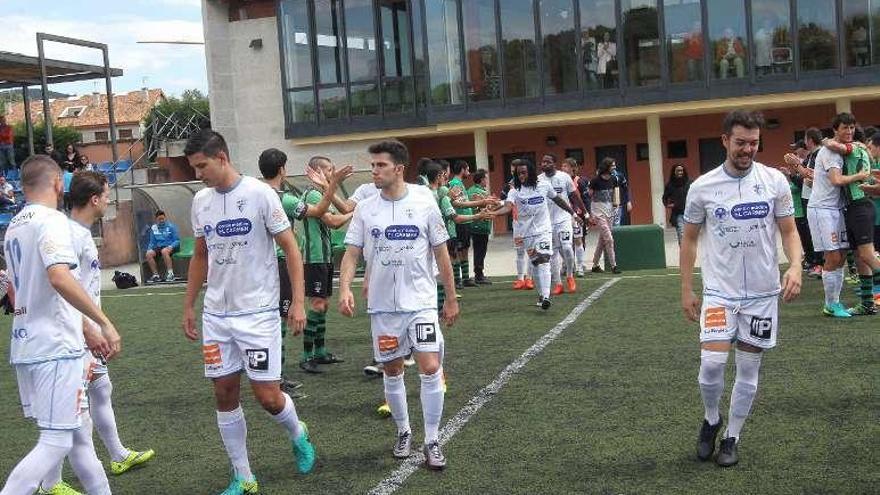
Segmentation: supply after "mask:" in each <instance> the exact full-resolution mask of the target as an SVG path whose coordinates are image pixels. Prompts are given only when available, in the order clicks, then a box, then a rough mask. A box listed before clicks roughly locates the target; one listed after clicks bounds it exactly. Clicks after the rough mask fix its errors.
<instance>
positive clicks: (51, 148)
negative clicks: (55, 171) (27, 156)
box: [43, 143, 64, 169]
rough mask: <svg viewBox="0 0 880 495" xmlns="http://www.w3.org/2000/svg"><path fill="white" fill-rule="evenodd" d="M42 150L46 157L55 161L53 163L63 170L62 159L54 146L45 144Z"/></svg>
mask: <svg viewBox="0 0 880 495" xmlns="http://www.w3.org/2000/svg"><path fill="white" fill-rule="evenodd" d="M43 149H44V150H45V153H46V154H47V155H49V156H50V157H51V158H52V159H53V160H55V163H57V164H58V166H59V167H61V168H62V169H63V168H64V165H62V163H63V162H64V157H63V156H62V155H61V153H59V152H58V151H56V150H55V146H54V145H52V143H48V144H46V146H45V148H43Z"/></svg>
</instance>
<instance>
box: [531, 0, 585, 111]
mask: <svg viewBox="0 0 880 495" xmlns="http://www.w3.org/2000/svg"><path fill="white" fill-rule="evenodd" d="M538 5H539V8H540V11H539V13H540V16H541V36H543V37H544V45H543V57H544V92H545V93H546V94H548V95H552V94H560V93H569V92H572V91H577V89H578V80H577V79H578V76H577V46H576V41H575V26H574V22H575V18H574V4H573V3H572V0H539V3H538Z"/></svg>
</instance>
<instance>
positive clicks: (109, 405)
mask: <svg viewBox="0 0 880 495" xmlns="http://www.w3.org/2000/svg"><path fill="white" fill-rule="evenodd" d="M68 197H69V201H70V205H71V211H70V230H71V237H72V240H73V251H74V253H76V256H77V259H78V265H79V266H78V267H77V269H76V272H77V278H78V280H79V283H80V285H82V287H83V289H85V291H86V293H87V294H88V295H89V296H90V297H91V298H92V301H93V302H94V303H95V305H97V306H98V307H101V263H100V261H99V260H98V247H97V246H96V245H95V241H94V240H93V239H92V231H91V226H92V224H94V223H95V222H96V221H97V220H99V219H100V218H102V217H103V216H104V212H105V211H106V210H107V203H108V201H109V200H110V188H109V186H108V185H107V177H106V176H104V175H103V174H100V173H98V172H87V171H82V172H78V173H76V174H74V176H73V180H71V182H70V192H69V194H68ZM83 325H84V326H85V325H92V326H93V325H95V323H94V322H93V321H92V320H89V319H88V318H84V319H83ZM87 366H88V367H89V368H90V374H91V382H90V383H89V385H88V405H89V414H90V415H91V417H92V421H93V423H94V426H95V429H97V430H98V436H99V437H101V441H102V442H103V443H104V447H106V448H107V451H108V452H109V454H110V460H111V462H110V472H112V473H113V474H122V473H125V472H126V471H128V470H130V469H131V468H133V467H135V466H137V465H140V464H143V463H145V462H147V461H149V460H150V459H152V458H153V456H154V455H155V452H153V450H152V449H149V450H146V451H143V452H137V451H133V450H130V449H127V448H125V447H124V446H123V445H122V442H121V441H120V440H119V431H118V430H117V428H116V415H115V413H114V411H113V402H112V399H111V395H112V393H113V384H112V382H111V381H110V375H109V374H108V370H107V363H106V362H104V361H102V360H100V359H98V358H94V357H93V358H92V359H91V361H90V362H89V363H88V364H87ZM61 467H62V464H61V463H59V464H58V466H57V469H56V470H55V471H53V472H52V473H50V475H49V477H48V478H46V479H44V480H43V482H42V486H43V487H46V488H44V489H43V490H42V491H41V492H40V493H44V494H49V495H54V494H58V495H73V494H74V493H75V492H74V491H73V489H72V488H70V487H69V486H68V485H67V484H66V483H64V482H63V481H62V480H61ZM47 488H48V489H47Z"/></svg>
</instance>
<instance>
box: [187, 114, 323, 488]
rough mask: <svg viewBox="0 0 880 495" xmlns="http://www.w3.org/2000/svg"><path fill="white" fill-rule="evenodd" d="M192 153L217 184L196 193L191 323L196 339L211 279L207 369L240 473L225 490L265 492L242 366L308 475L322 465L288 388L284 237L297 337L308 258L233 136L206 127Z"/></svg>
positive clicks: (208, 181)
mask: <svg viewBox="0 0 880 495" xmlns="http://www.w3.org/2000/svg"><path fill="white" fill-rule="evenodd" d="M184 153H185V154H186V157H187V159H188V160H189V163H190V165H191V166H192V167H193V168H194V169H195V172H196V177H198V178H200V179H201V180H202V181H203V182H204V183H205V186H207V187H205V188H204V189H202V190H201V191H199V192H198V193H196V196H195V197H194V198H193V204H192V227H193V233H194V235H195V238H196V243H195V249H194V252H193V258H192V260H191V261H190V265H189V276H188V280H187V285H186V298H185V301H184V308H183V311H184V313H183V329H184V332H185V334H186V336H187V338H189V339H191V340H197V339H198V338H199V331H198V327H197V326H196V317H195V310H194V309H193V306H194V304H195V301H196V298H197V297H198V294H199V292H200V291H201V288H202V283H204V282H205V280H206V279H207V282H208V284H207V290H206V292H205V299H204V303H203V310H202V334H203V335H202V344H203V345H202V351H203V354H204V361H205V376H206V377H208V378H211V379H212V380H213V385H214V395H215V397H216V405H217V425H218V427H219V429H220V436H221V437H222V439H223V444H224V446H225V447H226V452H227V454H228V455H229V459H230V461H231V463H232V466H233V470H234V474H233V479H232V482H231V483H230V485H229V487H228V488H227V489H226V490H225V491H224V492H223V495H242V494H256V493H258V492H259V485H258V484H257V480H256V478H255V477H254V475H253V473H252V472H251V468H250V463H249V461H248V452H247V445H246V438H247V425H246V424H245V419H244V412H243V411H242V409H241V403H240V400H239V398H240V395H241V383H240V382H241V378H240V376H241V373H242V372H246V373H247V376H248V378H249V379H250V382H251V388H252V390H253V392H254V396H255V397H256V399H257V401H258V402H259V403H260V405H261V406H263V409H265V410H266V411H267V412H268V413H269V414H270V415H271V416H272V419H274V420H275V421H276V422H277V423H278V424H280V425H281V426H282V427H283V428H284V429H285V430H286V431H287V435H288V437H289V439H290V442H291V444H292V446H293V452H294V456H295V457H296V465H297V469H298V470H299V472H300V473H302V474H306V473H308V472H310V471H311V470H312V467H313V466H314V463H315V450H314V447H313V446H312V444H311V442H310V441H309V435H308V430H307V429H306V426H305V423H303V422H301V421H299V419H298V417H297V413H296V408H295V407H294V405H293V401H292V400H291V399H290V396H288V395H287V394H285V393H284V392H282V391H281V388H280V386H279V384H280V381H281V317H280V316H279V311H278V299H279V279H278V266H277V260H276V255H275V243H277V245H278V246H279V247H280V248H281V250H282V251H284V254H285V258H286V259H287V270H288V274H289V276H290V280H291V282H292V285H293V305H292V308H291V310H290V312H289V315H288V322H289V324H290V326H291V327H292V328H293V332H294V335H299V334H300V333H301V332H302V330H303V327H304V326H305V310H304V287H303V264H302V257H301V255H300V252H299V249H298V248H297V245H296V240H295V239H294V237H293V232H292V230H291V228H290V221H289V220H288V219H287V215H286V214H285V213H284V209H283V207H282V205H281V200H280V199H279V198H278V194H277V193H276V192H275V191H273V190H272V188H271V187H269V186H268V185H267V184H265V183H263V182H261V181H259V180H257V179H255V178H253V177H243V176H242V175H241V174H239V173H238V171H237V170H236V169H235V168H234V167H233V165H232V163H231V162H230V161H229V149H228V148H227V146H226V141H225V140H224V139H223V136H221V135H220V134H219V133H217V132H214V131H211V130H208V129H204V130H202V131H200V132H199V133H197V134H194V135H193V136H191V137H190V138H189V141H187V144H186V148H185V150H184ZM273 241H274V242H273Z"/></svg>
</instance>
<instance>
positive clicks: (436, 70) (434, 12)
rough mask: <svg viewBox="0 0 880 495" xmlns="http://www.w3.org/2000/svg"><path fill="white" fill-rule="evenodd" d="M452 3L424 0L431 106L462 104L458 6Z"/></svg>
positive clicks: (452, 0) (451, 0) (441, 0)
mask: <svg viewBox="0 0 880 495" xmlns="http://www.w3.org/2000/svg"><path fill="white" fill-rule="evenodd" d="M456 4H457V2H456V1H455V0H425V19H426V22H427V28H428V29H427V37H428V53H429V56H428V60H429V74H430V78H431V103H433V104H434V105H448V104H453V105H455V104H459V103H462V102H463V94H462V91H463V88H462V84H461V83H462V81H461V47H460V45H459V32H458V7H457V5H456Z"/></svg>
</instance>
